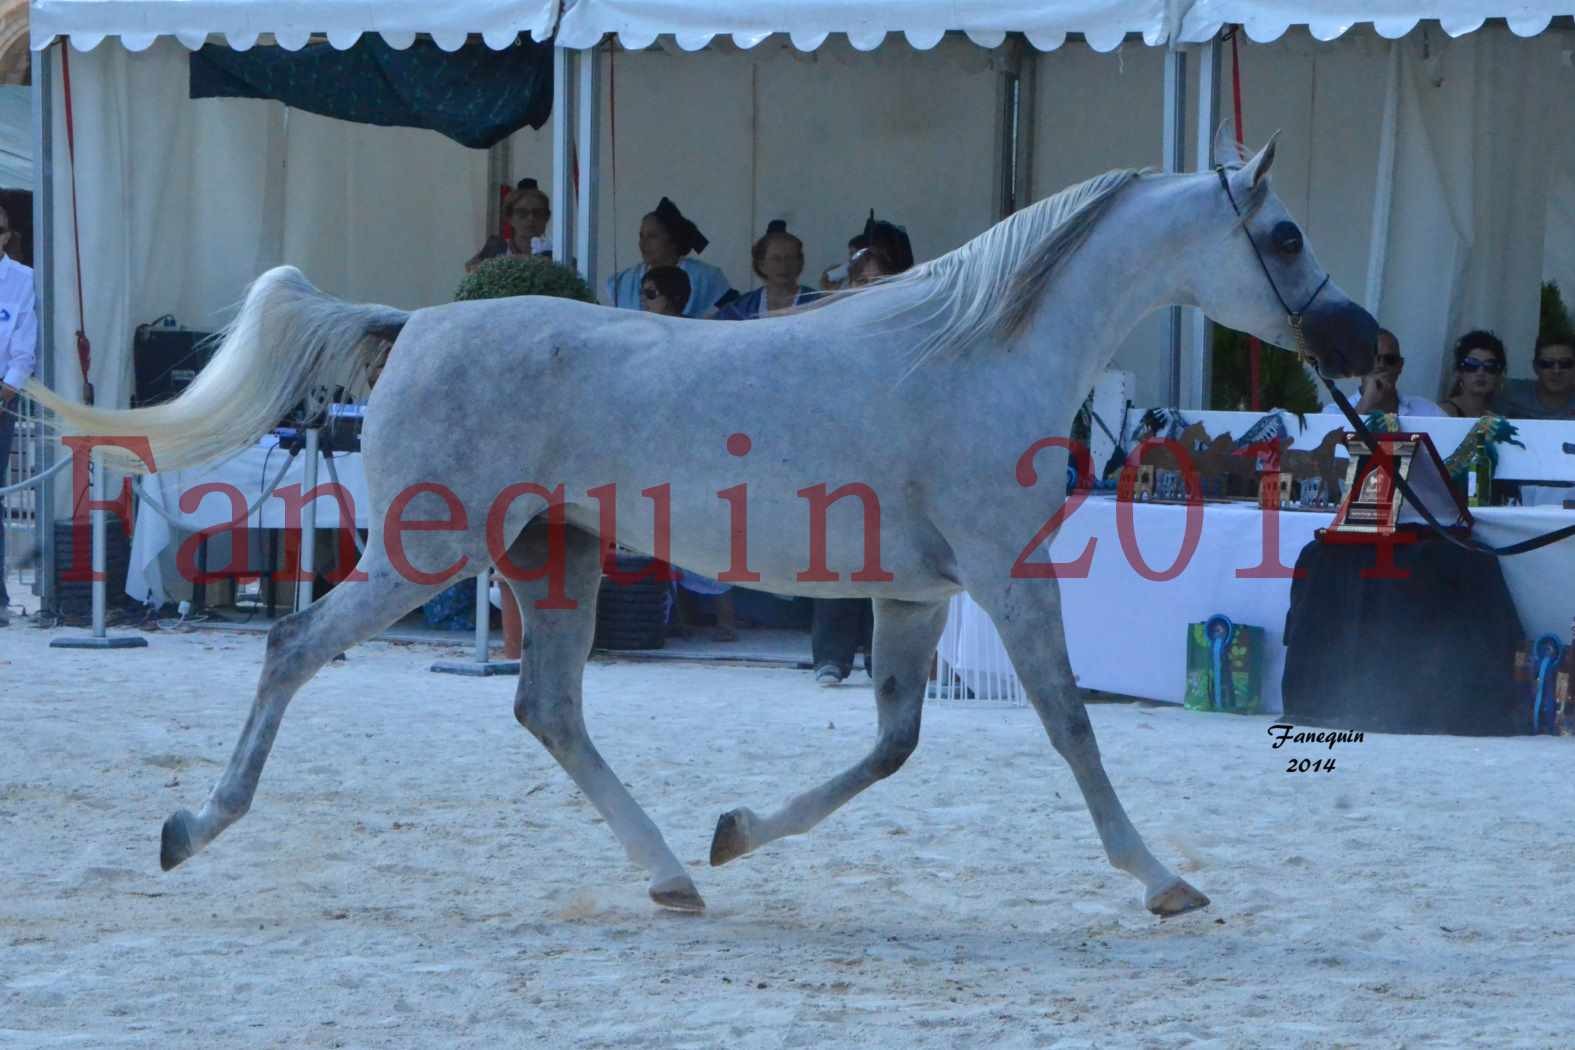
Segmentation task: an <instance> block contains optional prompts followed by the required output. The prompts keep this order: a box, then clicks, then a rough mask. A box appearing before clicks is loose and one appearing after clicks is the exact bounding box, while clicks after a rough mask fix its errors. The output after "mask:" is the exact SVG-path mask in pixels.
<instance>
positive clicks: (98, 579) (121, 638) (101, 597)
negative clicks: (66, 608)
mask: <svg viewBox="0 0 1575 1050" xmlns="http://www.w3.org/2000/svg"><path fill="white" fill-rule="evenodd" d="M89 469H91V471H92V474H93V480H92V483H91V487H92V496H93V503H94V507H93V633H92V634H90V635H87V636H85V637H84V636H80V635H77V636H71V635H67V636H64V637H60V638H55V639H52V640H51V641H50V643H49V646H50V648H52V649H142V648H145V647H146V646H147V644H148V640H147V639H146V638H144V637H142V635H140V634H119V635H115V636H114V637H113V638H111V637H110V635H109V632H108V630H107V622H108V612H109V609H108V605H109V593H108V590H109V581H108V577H107V575H106V574H105V569H106V567H107V562H108V560H109V559H108V558H107V557H106V556H105V555H106V550H105V549H106V547H107V545H108V539H107V536H106V532H107V520H106V518H105V511H104V491H105V488H106V487H107V486H106V485H105V481H104V474H105V470H104V464H102V463H97V462H95V463H92V464H90V465H89Z"/></svg>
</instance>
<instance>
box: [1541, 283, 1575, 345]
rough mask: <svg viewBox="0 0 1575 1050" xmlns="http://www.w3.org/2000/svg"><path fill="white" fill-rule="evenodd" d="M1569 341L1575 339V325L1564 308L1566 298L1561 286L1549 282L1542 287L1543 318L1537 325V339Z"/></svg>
mask: <svg viewBox="0 0 1575 1050" xmlns="http://www.w3.org/2000/svg"><path fill="white" fill-rule="evenodd" d="M1544 338H1546V339H1558V340H1569V339H1571V338H1575V325H1572V324H1571V323H1570V312H1569V310H1568V309H1566V308H1565V306H1564V296H1562V295H1560V294H1559V286H1558V285H1557V284H1555V283H1554V282H1552V281H1548V282H1547V283H1546V284H1544V285H1543V286H1542V316H1541V317H1540V318H1539V321H1538V324H1537V339H1538V341H1541V340H1542V339H1544Z"/></svg>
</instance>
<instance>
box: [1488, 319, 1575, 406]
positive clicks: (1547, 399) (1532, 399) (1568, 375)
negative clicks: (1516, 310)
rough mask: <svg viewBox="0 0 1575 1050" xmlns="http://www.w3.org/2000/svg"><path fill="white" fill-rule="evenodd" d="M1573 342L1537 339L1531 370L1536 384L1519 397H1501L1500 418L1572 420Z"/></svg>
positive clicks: (1574, 402)
mask: <svg viewBox="0 0 1575 1050" xmlns="http://www.w3.org/2000/svg"><path fill="white" fill-rule="evenodd" d="M1572 344H1575V339H1571V337H1569V336H1543V337H1541V338H1540V339H1538V340H1537V345H1536V349H1535V350H1534V351H1533V357H1532V359H1531V367H1532V368H1533V369H1534V370H1535V371H1536V374H1537V379H1536V385H1535V386H1533V387H1532V388H1531V390H1530V391H1529V392H1526V393H1522V394H1521V395H1520V396H1519V397H1515V398H1509V397H1506V398H1505V403H1504V415H1506V416H1509V417H1510V418H1511V419H1575V345H1572Z"/></svg>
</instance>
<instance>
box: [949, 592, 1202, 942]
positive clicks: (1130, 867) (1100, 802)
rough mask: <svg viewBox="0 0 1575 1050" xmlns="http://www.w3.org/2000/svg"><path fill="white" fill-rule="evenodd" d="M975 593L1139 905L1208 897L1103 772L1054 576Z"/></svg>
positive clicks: (1189, 905) (1181, 908)
mask: <svg viewBox="0 0 1575 1050" xmlns="http://www.w3.org/2000/svg"><path fill="white" fill-rule="evenodd" d="M974 597H975V599H976V600H978V601H979V603H980V604H981V605H982V606H983V607H984V609H985V611H986V612H988V613H989V614H990V618H991V619H992V620H993V621H994V622H995V626H996V630H998V631H999V632H1000V634H1001V640H1002V641H1003V642H1004V643H1005V644H1006V651H1007V654H1008V655H1009V656H1010V657H1011V658H1012V665H1013V667H1015V668H1016V670H1017V674H1018V676H1019V677H1021V678H1022V681H1023V687H1024V688H1025V689H1026V690H1027V692H1028V698H1029V700H1030V701H1031V702H1032V703H1033V705H1034V710H1035V711H1036V712H1038V714H1039V720H1040V721H1041V722H1042V723H1043V724H1044V727H1045V731H1046V732H1048V733H1049V734H1050V743H1051V744H1052V745H1054V747H1055V749H1056V750H1057V751H1059V752H1060V753H1061V757H1062V758H1064V759H1066V763H1067V765H1069V766H1071V767H1072V775H1073V776H1074V777H1075V778H1076V779H1077V786H1078V787H1079V788H1081V789H1082V792H1083V800H1084V802H1085V803H1087V805H1088V811H1089V814H1090V815H1091V816H1092V817H1093V818H1094V827H1095V828H1096V829H1097V830H1098V832H1099V838H1100V840H1101V841H1102V842H1103V843H1104V846H1105V855H1106V856H1107V857H1109V858H1110V863H1111V864H1112V865H1114V866H1115V867H1117V868H1119V869H1121V870H1122V871H1124V872H1127V873H1128V874H1129V875H1132V876H1134V877H1135V878H1137V879H1138V880H1139V881H1141V882H1142V883H1143V889H1144V892H1143V903H1144V906H1145V907H1147V908H1148V910H1149V911H1151V912H1153V913H1154V914H1155V915H1161V916H1166V915H1179V914H1181V913H1182V912H1188V911H1192V910H1193V909H1195V908H1201V907H1204V906H1205V905H1207V904H1208V903H1209V899H1208V898H1207V897H1205V896H1204V895H1203V894H1202V893H1199V892H1198V891H1197V890H1196V889H1194V888H1193V887H1192V886H1191V885H1189V884H1188V883H1187V881H1186V880H1185V879H1182V878H1181V877H1179V876H1177V875H1175V874H1173V873H1172V872H1171V871H1170V869H1168V868H1166V867H1165V865H1163V864H1161V863H1160V862H1159V861H1158V860H1157V859H1155V857H1154V855H1153V854H1152V853H1150V852H1149V849H1148V846H1147V845H1145V844H1144V842H1143V836H1141V835H1139V834H1138V831H1137V829H1136V828H1135V827H1133V826H1132V821H1131V819H1130V818H1128V817H1127V814H1126V810H1125V809H1123V808H1122V806H1121V800H1120V799H1118V798H1117V797H1116V789H1115V788H1113V787H1112V786H1111V785H1110V778H1109V777H1108V776H1106V775H1105V766H1104V763H1103V762H1101V761H1100V758H1099V744H1098V743H1097V742H1096V741H1095V740H1094V727H1093V726H1092V725H1091V724H1090V723H1089V721H1088V712H1087V710H1085V709H1084V707H1083V701H1082V699H1081V698H1080V697H1079V696H1078V695H1077V680H1076V678H1075V677H1074V676H1073V674H1072V661H1071V659H1070V658H1069V657H1068V656H1067V652H1066V631H1065V628H1064V626H1063V624H1062V622H1061V595H1060V590H1059V585H1058V584H1057V582H1056V581H1055V580H1034V581H1033V582H1032V583H1030V584H1026V585H1025V584H1024V583H1022V582H1021V581H1017V580H1013V581H1012V582H1011V583H1010V584H1009V585H1007V586H1006V587H1004V588H1001V589H999V590H995V591H989V590H985V591H980V592H976V593H975V594H974Z"/></svg>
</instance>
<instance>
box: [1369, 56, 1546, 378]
mask: <svg viewBox="0 0 1575 1050" xmlns="http://www.w3.org/2000/svg"><path fill="white" fill-rule="evenodd" d="M1391 46H1392V47H1393V48H1394V49H1395V52H1396V54H1395V58H1394V60H1393V61H1392V63H1391V65H1390V70H1391V72H1390V77H1389V85H1388V91H1389V94H1390V101H1389V107H1390V108H1391V109H1392V111H1393V113H1394V120H1393V122H1392V124H1391V125H1390V126H1389V128H1387V129H1386V131H1387V132H1388V133H1389V134H1391V135H1392V143H1391V144H1390V145H1389V148H1388V149H1386V150H1385V151H1383V152H1384V155H1385V156H1386V162H1387V164H1388V165H1389V167H1388V170H1384V171H1380V172H1379V180H1380V182H1381V183H1384V182H1387V183H1388V186H1387V187H1386V189H1385V190H1384V191H1383V194H1384V195H1386V196H1387V197H1388V199H1389V208H1388V214H1387V216H1382V215H1380V216H1378V219H1377V222H1375V227H1374V234H1373V236H1374V238H1375V240H1376V241H1377V242H1378V243H1377V244H1376V245H1375V250H1374V252H1373V256H1374V258H1375V260H1378V261H1380V264H1381V273H1378V274H1370V275H1369V281H1368V286H1369V288H1370V289H1373V290H1375V291H1376V292H1377V296H1376V302H1371V303H1369V306H1370V307H1372V308H1373V309H1374V310H1375V312H1376V314H1377V316H1378V317H1379V320H1380V322H1381V323H1384V324H1385V325H1386V326H1388V327H1391V328H1393V329H1394V330H1395V332H1396V334H1397V335H1398V336H1399V337H1400V342H1401V345H1402V347H1404V348H1406V350H1407V365H1406V374H1405V377H1404V382H1405V385H1406V386H1407V387H1408V388H1410V389H1411V390H1413V391H1415V392H1418V393H1421V394H1422V395H1423V396H1429V397H1435V398H1436V397H1439V396H1442V395H1443V394H1445V393H1447V384H1448V382H1449V380H1450V378H1451V376H1450V370H1449V367H1448V363H1447V359H1446V355H1445V353H1444V350H1445V349H1446V348H1447V347H1448V346H1449V345H1450V344H1451V343H1452V342H1453V340H1454V339H1455V338H1457V337H1458V336H1459V335H1460V334H1461V333H1463V332H1465V331H1467V330H1468V329H1471V328H1489V329H1492V330H1493V331H1494V332H1495V333H1497V335H1498V336H1499V337H1500V338H1501V339H1503V340H1504V343H1505V345H1506V347H1507V348H1508V350H1509V358H1510V374H1511V375H1512V376H1520V377H1527V376H1530V374H1531V370H1530V360H1531V346H1532V342H1533V340H1534V339H1535V337H1536V331H1537V318H1538V307H1537V303H1538V295H1539V289H1540V283H1541V279H1542V276H1543V272H1544V251H1543V246H1544V236H1545V230H1546V227H1547V223H1548V218H1549V214H1550V211H1549V204H1550V190H1552V189H1554V186H1553V175H1554V173H1555V172H1556V171H1557V169H1556V167H1555V166H1554V165H1553V164H1550V160H1551V159H1552V158H1550V156H1549V146H1548V143H1549V142H1550V140H1553V139H1557V138H1560V137H1567V135H1566V132H1567V129H1568V127H1569V124H1568V108H1569V107H1568V103H1567V101H1566V97H1567V96H1564V95H1561V94H1560V93H1559V92H1558V90H1557V83H1558V81H1559V79H1560V73H1559V70H1560V67H1561V54H1560V50H1559V46H1558V41H1557V39H1556V38H1552V37H1541V38H1537V39H1533V40H1520V39H1515V38H1514V37H1512V36H1510V35H1509V34H1507V33H1502V32H1498V33H1491V32H1489V33H1477V34H1474V35H1472V36H1469V37H1465V38H1462V39H1459V40H1447V39H1442V38H1441V37H1440V36H1439V35H1437V34H1434V35H1431V36H1430V35H1427V34H1417V35H1415V36H1412V37H1408V38H1407V39H1405V40H1403V41H1397V42H1395V43H1394V44H1392V45H1391ZM1553 148H1554V149H1563V148H1565V147H1563V145H1562V144H1560V145H1559V146H1556V147H1553ZM1566 170H1567V169H1566Z"/></svg>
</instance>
